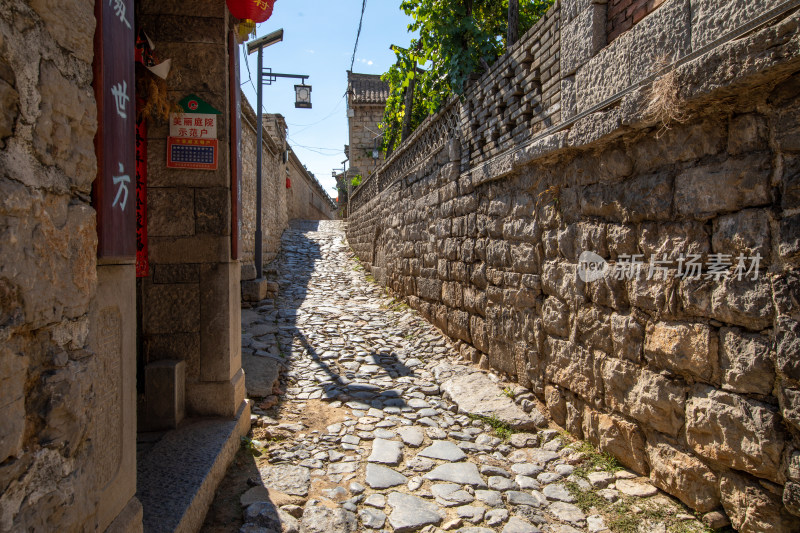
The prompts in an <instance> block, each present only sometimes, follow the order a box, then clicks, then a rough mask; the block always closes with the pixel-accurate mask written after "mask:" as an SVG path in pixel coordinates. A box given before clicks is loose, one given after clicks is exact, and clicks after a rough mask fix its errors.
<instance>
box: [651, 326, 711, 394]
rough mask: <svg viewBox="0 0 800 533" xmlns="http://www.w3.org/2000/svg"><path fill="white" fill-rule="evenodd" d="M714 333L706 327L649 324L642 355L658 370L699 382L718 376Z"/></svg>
mask: <svg viewBox="0 0 800 533" xmlns="http://www.w3.org/2000/svg"><path fill="white" fill-rule="evenodd" d="M717 347H718V339H717V334H716V332H715V331H713V330H712V329H711V328H710V327H708V326H706V325H705V324H682V323H670V322H656V323H653V322H650V323H648V324H647V328H646V332H645V344H644V354H645V357H646V358H647V359H648V360H650V361H652V362H653V364H655V365H656V366H657V367H658V368H663V369H666V370H669V371H671V372H674V373H675V374H678V375H680V376H686V377H687V378H691V379H696V380H700V381H708V382H710V381H712V380H714V378H715V377H716V376H717V375H718V373H719V367H718V350H717Z"/></svg>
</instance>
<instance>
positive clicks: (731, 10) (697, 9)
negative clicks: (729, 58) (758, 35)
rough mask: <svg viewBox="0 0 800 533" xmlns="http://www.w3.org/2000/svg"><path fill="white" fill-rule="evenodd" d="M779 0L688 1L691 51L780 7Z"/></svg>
mask: <svg viewBox="0 0 800 533" xmlns="http://www.w3.org/2000/svg"><path fill="white" fill-rule="evenodd" d="M781 3H782V2H781V0H762V1H759V2H750V1H748V0H729V1H727V2H722V3H720V2H717V1H716V0H690V4H691V12H692V28H691V36H692V51H696V50H699V49H700V48H702V47H703V46H705V45H707V44H709V43H711V42H713V41H714V40H716V39H718V38H720V37H722V36H723V35H725V33H727V32H729V31H732V30H733V29H735V28H738V27H739V26H741V25H742V24H744V23H746V22H748V21H750V20H753V19H754V18H756V17H757V16H758V15H760V14H761V13H764V12H765V11H767V10H769V9H772V8H773V7H776V6H778V5H780V4H781Z"/></svg>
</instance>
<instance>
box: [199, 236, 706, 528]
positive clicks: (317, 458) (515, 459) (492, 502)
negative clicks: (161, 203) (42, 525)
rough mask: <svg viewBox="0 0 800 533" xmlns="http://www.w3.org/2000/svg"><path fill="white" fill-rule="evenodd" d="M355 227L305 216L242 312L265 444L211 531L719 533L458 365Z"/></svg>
mask: <svg viewBox="0 0 800 533" xmlns="http://www.w3.org/2000/svg"><path fill="white" fill-rule="evenodd" d="M343 224H344V223H343V222H339V221H323V222H319V223H317V222H313V223H312V222H300V223H294V224H293V226H292V228H291V229H289V230H287V231H286V232H285V233H284V236H283V251H282V253H281V256H280V257H279V258H278V260H276V262H275V263H274V264H273V266H274V271H273V272H271V276H274V277H275V278H276V280H277V283H278V286H279V291H278V296H277V298H276V300H275V302H274V304H273V302H272V301H270V300H266V301H265V302H262V304H263V305H261V306H259V307H256V308H253V309H244V310H243V311H242V328H243V329H242V331H243V334H242V351H243V366H244V367H245V369H246V372H247V384H248V396H249V397H250V398H251V399H252V400H253V413H254V414H253V416H252V420H253V429H252V432H251V434H250V437H251V439H252V440H249V439H248V440H247V442H245V443H243V446H242V449H241V450H240V451H239V454H238V455H237V458H236V460H235V462H234V464H233V466H232V467H231V469H230V471H229V472H228V475H227V477H226V479H225V481H224V482H223V484H222V486H221V488H220V490H219V491H218V493H217V497H216V500H215V502H214V504H213V505H212V508H211V511H210V512H209V515H208V518H207V520H206V524H205V526H204V531H206V532H221V531H237V530H240V531H241V532H243V533H264V532H273V531H283V532H296V531H301V532H323V531H324V532H326V533H339V532H350V531H373V530H379V531H395V532H403V531H426V532H430V531H447V530H451V531H459V532H462V533H482V532H492V531H502V532H504V533H523V532H537V531H544V532H553V533H570V532H575V531H589V532H600V531H609V530H610V531H619V532H634V531H647V532H656V531H663V532H667V531H674V532H678V531H680V532H689V531H706V530H707V529H706V527H705V526H704V525H703V524H702V523H701V522H700V521H699V520H697V519H696V518H695V516H694V515H692V514H691V513H690V512H688V511H687V510H686V509H685V508H684V507H682V506H681V505H680V504H679V503H677V501H676V500H674V499H672V498H670V497H668V496H667V495H665V494H663V493H660V492H659V491H657V490H656V489H655V488H654V487H653V486H652V485H650V484H649V483H648V482H647V479H645V478H638V477H637V476H636V475H635V474H633V473H630V472H628V471H626V470H624V469H622V468H621V467H620V466H619V464H618V463H616V462H615V461H614V460H613V459H611V458H610V457H608V456H604V455H601V454H598V453H596V452H595V451H594V449H593V448H591V446H589V445H588V444H587V443H583V442H573V440H572V439H571V438H570V437H568V436H567V435H566V434H565V433H563V432H561V431H560V430H558V429H557V428H555V426H551V427H549V428H548V427H547V421H546V420H545V419H544V417H543V416H542V415H541V414H540V413H539V411H538V410H537V409H536V407H535V403H534V399H533V396H532V395H530V393H527V392H526V391H525V390H524V389H522V388H518V387H517V386H516V385H515V384H513V383H505V382H503V380H502V379H501V378H500V377H498V376H495V375H493V374H491V373H490V372H487V371H483V370H480V369H478V368H476V367H474V366H472V365H470V364H469V363H465V362H463V361H462V360H460V358H459V357H458V355H457V354H458V352H457V350H455V349H454V347H453V346H452V345H451V343H450V342H449V340H448V339H447V338H446V337H445V336H444V335H442V334H441V333H440V332H439V331H438V330H436V328H434V327H433V326H432V325H430V324H428V323H427V322H425V321H424V320H423V319H422V318H420V317H419V316H418V315H417V314H416V313H415V312H414V311H412V310H411V309H409V308H408V307H407V306H405V305H403V304H402V303H401V302H398V301H396V300H393V299H392V298H391V297H390V296H388V295H387V294H386V293H385V292H384V290H383V289H382V288H381V287H379V286H378V285H377V284H375V283H374V282H372V281H371V278H370V277H369V275H368V274H367V273H365V272H364V271H363V269H361V267H360V266H359V263H358V261H357V260H356V259H355V258H354V257H353V254H352V252H351V251H350V249H349V247H348V245H347V242H346V240H345V237H344V232H343V228H344V226H343ZM279 373H280V376H279ZM526 411H527V413H526ZM711 518H713V516H711V517H709V516H707V517H706V520H709V519H711Z"/></svg>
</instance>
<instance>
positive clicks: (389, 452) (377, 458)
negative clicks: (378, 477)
mask: <svg viewBox="0 0 800 533" xmlns="http://www.w3.org/2000/svg"><path fill="white" fill-rule="evenodd" d="M402 459H403V443H402V442H397V441H395V440H386V439H375V440H374V441H372V453H371V454H370V456H369V458H368V459H367V461H369V462H370V463H381V464H385V465H396V464H399V463H400V461H401V460H402Z"/></svg>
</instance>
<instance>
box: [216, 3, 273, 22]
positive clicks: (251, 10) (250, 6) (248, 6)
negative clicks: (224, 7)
mask: <svg viewBox="0 0 800 533" xmlns="http://www.w3.org/2000/svg"><path fill="white" fill-rule="evenodd" d="M225 2H226V4H228V10H229V11H230V12H231V15H233V16H234V17H236V18H237V19H240V20H252V21H253V22H264V21H265V20H267V19H268V18H269V17H271V16H272V8H273V6H274V5H275V0H225Z"/></svg>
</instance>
